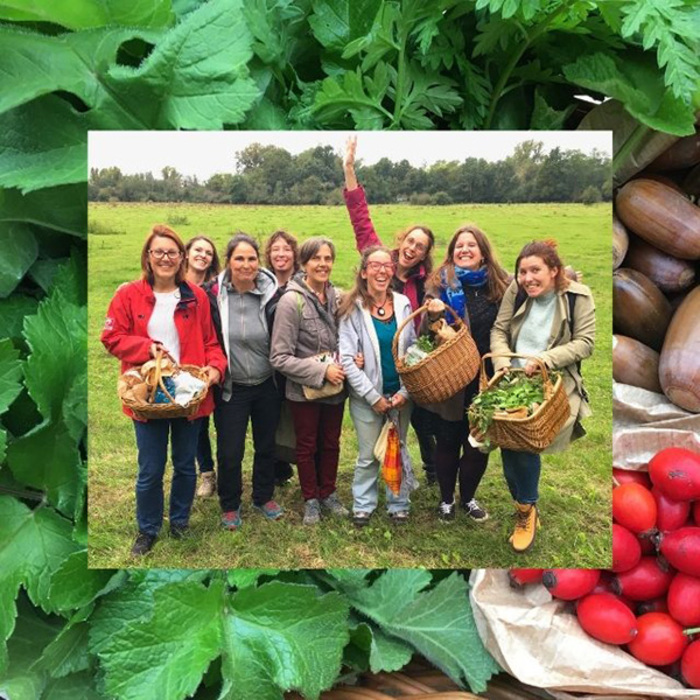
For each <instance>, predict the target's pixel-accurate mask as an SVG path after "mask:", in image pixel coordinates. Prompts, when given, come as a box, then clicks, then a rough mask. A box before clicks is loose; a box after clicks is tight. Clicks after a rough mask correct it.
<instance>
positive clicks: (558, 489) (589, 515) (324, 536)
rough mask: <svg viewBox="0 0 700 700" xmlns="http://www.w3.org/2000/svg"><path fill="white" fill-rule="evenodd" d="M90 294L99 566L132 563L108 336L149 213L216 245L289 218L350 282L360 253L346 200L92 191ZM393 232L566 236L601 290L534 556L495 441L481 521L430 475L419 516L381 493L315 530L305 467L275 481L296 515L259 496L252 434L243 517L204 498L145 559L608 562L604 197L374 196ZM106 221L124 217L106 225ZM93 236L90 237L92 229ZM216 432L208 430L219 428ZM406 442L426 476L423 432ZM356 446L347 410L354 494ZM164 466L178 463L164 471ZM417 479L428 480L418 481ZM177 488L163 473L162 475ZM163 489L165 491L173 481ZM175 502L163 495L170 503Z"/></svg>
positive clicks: (127, 470)
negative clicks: (366, 509) (575, 422)
mask: <svg viewBox="0 0 700 700" xmlns="http://www.w3.org/2000/svg"><path fill="white" fill-rule="evenodd" d="M89 217H90V221H91V235H90V236H89V239H88V245H89V283H88V284H89V298H88V313H89V318H88V323H89V326H88V327H89V341H88V376H89V405H88V408H89V430H88V435H89V437H88V452H89V484H88V494H89V496H88V507H89V565H90V566H91V567H93V568H94V567H99V568H102V567H117V568H122V567H128V566H133V565H134V562H133V561H132V560H131V559H130V557H129V549H130V546H131V543H132V540H133V537H134V536H135V534H136V525H135V499H134V486H135V480H136V473H137V465H136V443H135V438H134V430H133V426H132V424H131V421H130V420H129V419H127V418H126V417H125V416H124V415H123V414H122V413H121V407H120V405H119V401H118V399H117V396H116V390H115V389H116V381H117V376H118V373H119V363H118V362H117V360H116V359H115V358H114V357H112V356H111V355H109V354H108V353H107V352H106V351H105V349H104V348H103V346H102V344H101V343H100V342H99V334H100V331H101V328H102V324H103V322H104V315H105V311H106V309H107V306H108V304H109V301H110V299H111V297H112V295H113V294H114V291H115V290H116V288H117V287H118V286H119V285H120V284H121V283H122V282H124V281H127V280H131V279H135V278H137V277H138V276H139V275H140V269H139V259H140V251H141V246H142V245H143V241H144V239H145V237H146V235H147V233H148V232H149V229H150V227H151V226H152V225H153V224H154V223H160V222H166V221H172V220H173V217H179V218H180V220H182V221H183V222H186V223H183V224H181V225H179V226H177V227H176V230H177V231H178V233H179V234H180V235H181V236H182V238H183V239H184V240H187V239H188V238H190V237H191V236H194V235H195V234H197V233H204V234H206V235H208V236H210V237H211V238H212V239H213V240H214V241H215V243H216V244H217V246H218V248H219V250H222V249H223V247H224V246H225V244H226V242H227V241H228V238H229V237H230V236H231V235H232V234H233V233H234V232H236V231H239V230H240V231H245V232H246V233H249V234H252V235H253V236H256V237H258V238H259V239H260V240H261V241H262V240H264V239H265V237H266V236H268V235H269V234H270V233H271V232H272V231H274V230H276V229H278V228H284V229H286V230H288V231H290V232H291V233H294V234H295V235H296V236H297V237H298V238H299V239H305V238H308V237H309V236H313V235H326V236H330V237H331V238H332V239H333V240H334V241H335V243H336V246H337V249H338V255H337V260H336V264H335V267H334V270H333V280H334V282H335V283H336V285H338V286H339V287H341V288H348V287H349V286H350V284H351V283H352V279H353V277H354V273H355V268H356V265H357V262H358V254H357V250H356V249H355V242H354V238H353V235H352V229H351V227H350V224H349V221H348V216H347V213H346V211H345V208H344V207H306V206H299V207H258V206H230V205H215V204H211V205H201V204H198V205H192V204H161V205H159V204H112V203H110V204H106V203H105V204H91V205H90V209H89ZM372 217H373V220H374V223H375V226H376V228H377V231H378V232H379V233H380V235H381V236H382V237H383V240H384V241H385V242H386V243H388V244H391V243H393V236H394V234H395V233H396V232H398V231H399V230H401V229H402V228H404V227H405V226H406V225H407V224H409V223H411V222H421V221H422V222H425V224H426V225H429V226H430V227H431V228H432V229H433V231H434V232H435V234H436V237H437V247H436V250H437V255H436V263H437V262H440V261H441V260H442V258H443V256H444V251H445V249H446V244H447V242H448V241H449V239H450V238H451V237H452V234H453V232H454V230H455V229H456V228H457V227H458V226H459V225H460V224H463V223H465V222H467V221H473V222H476V223H477V224H478V225H479V226H480V227H481V228H482V229H483V230H485V231H486V232H487V234H488V235H489V238H490V240H491V241H492V243H493V245H494V247H495V249H496V253H497V255H498V257H499V259H500V261H501V262H502V264H503V265H504V267H506V268H507V269H509V270H512V268H513V265H514V262H515V258H516V257H517V254H518V252H519V251H520V249H521V248H522V246H523V245H524V244H525V243H526V242H528V241H529V240H532V239H533V238H556V239H557V240H558V241H559V250H560V253H561V255H562V258H563V259H564V261H565V262H566V263H568V264H571V265H573V266H574V267H575V268H576V269H578V270H582V271H583V273H584V280H583V281H584V283H585V284H587V285H589V286H590V287H591V289H592V290H593V294H594V298H595V302H596V317H597V339H596V349H595V352H594V354H593V356H592V357H591V358H590V359H588V360H586V361H585V362H584V363H583V375H584V378H585V382H586V387H587V389H588V392H589V394H590V397H591V404H592V407H593V411H594V415H593V416H592V417H591V418H590V419H588V420H587V421H586V423H585V427H586V429H587V430H588V435H587V436H586V437H585V438H584V439H583V440H580V441H578V442H576V443H575V444H574V446H573V447H572V448H571V449H569V450H568V451H566V452H564V453H561V454H557V455H551V456H550V455H545V456H544V458H543V469H542V479H541V483H540V508H541V520H542V528H541V530H540V531H539V533H538V536H537V541H536V543H535V546H534V547H533V548H532V550H531V551H530V552H528V553H527V554H525V555H520V556H517V555H515V554H514V553H512V552H511V550H510V547H509V545H508V542H507V539H508V536H509V534H510V532H511V530H512V526H513V517H512V514H513V505H512V503H511V501H510V496H509V494H508V490H507V488H506V486H505V482H504V480H503V476H502V469H501V462H500V453H499V452H498V451H496V452H494V453H493V454H492V455H491V460H490V462H489V468H488V470H487V472H486V475H485V477H484V479H483V481H482V483H481V485H480V487H479V491H478V494H477V497H478V498H479V500H480V502H481V503H482V504H483V505H484V506H485V507H486V509H487V510H488V511H489V513H490V516H491V517H490V519H489V520H488V521H486V522H484V523H481V524H476V523H473V522H471V521H470V520H469V519H468V518H467V517H466V515H465V514H464V513H463V512H460V513H458V515H457V519H456V520H455V521H454V522H453V523H450V524H445V523H441V522H440V521H438V519H437V514H436V507H437V504H438V502H439V500H440V499H439V492H438V490H437V487H434V486H433V487H427V486H425V485H424V484H423V485H421V487H420V488H419V489H418V490H417V491H416V492H415V493H414V494H413V496H412V507H411V520H410V522H409V523H408V524H407V525H405V526H403V527H401V528H396V527H394V526H393V525H392V524H391V522H390V521H389V518H388V517H387V515H386V513H385V512H384V510H383V505H382V503H381V502H380V507H379V509H378V510H377V512H376V513H375V515H374V516H373V519H372V522H371V525H370V526H369V527H367V528H366V529H364V530H356V529H355V528H354V527H353V526H352V525H351V524H350V523H349V522H347V521H337V520H330V519H326V520H324V521H323V522H322V523H321V524H320V525H319V526H317V527H315V528H307V527H304V526H303V525H302V524H301V518H302V511H303V500H302V498H301V493H300V492H299V487H298V483H297V482H296V479H295V480H293V481H292V482H291V484H289V485H288V486H286V487H284V488H282V489H278V490H277V492H276V493H275V498H277V500H278V501H279V502H280V503H281V504H282V505H283V506H284V508H285V509H286V511H287V515H286V517H285V518H284V519H283V520H281V521H278V522H274V523H269V522H266V521H265V520H264V518H263V517H262V516H261V515H259V514H257V513H254V512H253V511H252V509H251V507H250V480H251V474H250V468H251V463H252V453H253V449H252V442H251V441H250V438H249V439H248V443H247V446H246V458H245V462H244V494H243V503H244V506H243V528H242V529H241V531H240V532H237V533H230V532H225V531H223V530H222V529H221V528H220V527H219V506H218V502H217V500H216V499H210V500H205V501H202V500H199V499H198V500H196V501H195V504H194V508H193V512H192V520H191V525H192V535H191V536H190V537H189V538H188V539H187V540H184V541H176V540H172V539H170V538H169V536H168V535H167V523H166V527H164V530H163V537H162V539H161V541H159V542H158V544H157V545H156V547H155V548H154V550H153V552H152V554H150V555H149V556H148V557H147V558H146V560H145V561H143V562H141V561H139V562H138V565H139V566H142V565H144V566H148V567H162V568H218V567H221V568H236V567H251V568H257V567H276V568H281V569H296V568H333V567H341V568H354V567H362V568H365V567H368V568H384V567H412V568H415V567H427V568H475V567H488V568H501V567H510V566H516V565H517V566H529V567H539V566H557V567H599V566H603V567H606V566H609V565H610V563H611V561H610V557H611V545H610V520H611V519H610V469H611V461H612V458H611V430H612V391H611V384H612V380H611V377H612V337H611V336H612V320H611V318H612V285H611V269H612V266H611V247H610V239H611V236H610V221H611V212H610V207H609V206H608V205H604V204H596V205H592V206H584V205H576V204H564V205H553V204H552V205H534V204H524V205H470V206H446V207H420V208H418V207H412V206H409V205H384V206H376V207H373V208H372ZM101 231H113V232H121V231H124V232H125V233H124V235H121V236H116V235H108V234H107V235H105V234H104V233H102V235H100V232H101ZM95 234H96V235H95ZM212 439H214V433H213V428H212ZM409 450H410V452H411V455H412V457H413V461H414V465H415V468H416V471H417V473H418V474H419V478H421V477H422V470H421V468H420V459H419V456H418V447H417V443H416V440H415V436H414V435H413V433H412V431H409ZM356 455H357V441H356V436H355V431H354V428H353V426H352V421H351V420H350V415H349V412H348V411H347V410H346V413H345V417H344V422H343V435H342V442H341V455H340V467H339V474H338V492H339V495H340V497H341V500H343V502H344V503H345V504H346V505H348V506H350V505H351V502H352V498H351V492H350V489H351V484H352V476H353V467H354V463H355V458H356ZM166 474H167V475H168V476H167V478H169V470H168V471H167V472H166ZM421 480H422V479H421ZM166 489H167V487H166ZM166 493H167V490H166ZM166 511H167V508H166Z"/></svg>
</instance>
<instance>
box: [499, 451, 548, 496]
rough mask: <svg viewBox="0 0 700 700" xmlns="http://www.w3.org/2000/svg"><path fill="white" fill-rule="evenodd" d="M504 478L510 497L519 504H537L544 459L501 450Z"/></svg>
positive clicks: (523, 453) (533, 455)
mask: <svg viewBox="0 0 700 700" xmlns="http://www.w3.org/2000/svg"><path fill="white" fill-rule="evenodd" d="M501 458H502V460H503V476H505V478H506V483H507V484H508V489H509V490H510V495H511V496H512V497H513V498H514V499H515V500H516V501H517V502H518V503H537V499H538V498H539V494H538V492H537V487H538V485H539V483H540V470H541V467H542V459H541V458H540V456H539V455H538V454H533V453H532V452H515V451H514V450H504V449H502V450H501Z"/></svg>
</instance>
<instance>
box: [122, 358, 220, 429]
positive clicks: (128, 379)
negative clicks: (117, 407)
mask: <svg viewBox="0 0 700 700" xmlns="http://www.w3.org/2000/svg"><path fill="white" fill-rule="evenodd" d="M163 359H164V355H163V352H162V351H159V352H158V353H157V354H156V357H155V361H156V365H155V370H154V371H155V376H154V377H153V378H152V381H151V382H149V387H148V389H147V390H145V391H137V392H134V389H135V388H136V387H138V385H139V384H144V383H145V380H144V378H143V377H140V375H139V373H138V371H137V372H134V371H133V370H132V371H130V372H126V373H125V374H122V375H121V376H120V377H119V381H118V382H117V394H118V395H119V398H120V400H121V402H122V404H123V405H124V406H126V407H127V408H129V409H131V411H132V412H133V414H134V416H135V417H136V418H140V419H141V420H153V419H154V418H155V419H157V418H188V417H189V416H193V415H195V414H196V413H197V411H198V410H199V407H200V405H201V403H202V401H204V399H205V398H206V395H207V391H208V381H207V373H206V372H205V370H204V369H203V368H202V367H198V366H197V365H176V367H175V370H174V372H173V374H174V375H175V374H179V373H180V372H189V373H190V374H192V375H193V376H195V377H197V379H201V380H202V381H203V382H205V383H206V384H207V387H205V389H204V391H202V392H201V393H199V394H198V395H197V396H195V397H194V398H193V399H192V400H191V401H190V402H189V403H188V404H187V405H186V406H181V405H180V404H177V403H175V400H174V399H173V397H172V396H171V394H170V392H169V391H168V390H167V389H166V387H165V384H164V383H163V376H162V370H163ZM158 387H160V388H161V389H162V390H163V392H164V393H165V395H166V396H167V397H168V399H169V400H170V401H169V403H153V399H154V397H155V393H156V391H157V389H158ZM135 393H136V394H137V395H135Z"/></svg>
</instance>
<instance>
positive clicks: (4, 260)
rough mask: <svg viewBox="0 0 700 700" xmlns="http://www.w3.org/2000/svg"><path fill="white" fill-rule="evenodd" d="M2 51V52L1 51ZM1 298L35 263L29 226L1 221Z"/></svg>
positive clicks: (34, 243)
mask: <svg viewBox="0 0 700 700" xmlns="http://www.w3.org/2000/svg"><path fill="white" fill-rule="evenodd" d="M0 53H1V52H0ZM0 250H1V251H2V255H0V299H1V298H3V297H6V296H8V295H9V294H11V293H12V292H13V291H14V289H15V287H16V286H17V285H18V284H19V283H20V281H21V279H22V277H24V274H25V273H26V272H27V270H28V269H29V268H30V267H31V266H32V265H33V263H34V261H35V260H36V256H37V254H38V253H39V248H38V246H37V243H36V239H35V238H34V234H33V233H32V230H31V228H30V227H29V226H27V225H26V224H22V223H15V222H4V223H3V222H0Z"/></svg>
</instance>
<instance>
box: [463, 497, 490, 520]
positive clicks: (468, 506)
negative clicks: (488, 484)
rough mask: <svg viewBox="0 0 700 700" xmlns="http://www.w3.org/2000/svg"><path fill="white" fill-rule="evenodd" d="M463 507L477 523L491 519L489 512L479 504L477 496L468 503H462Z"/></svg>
mask: <svg viewBox="0 0 700 700" xmlns="http://www.w3.org/2000/svg"><path fill="white" fill-rule="evenodd" d="M462 508H464V510H466V511H467V515H468V516H469V517H470V518H471V519H472V520H475V521H476V522H477V523H482V522H484V520H488V519H489V514H488V513H487V512H486V511H485V510H484V509H483V508H482V507H481V506H480V505H479V501H477V500H476V498H472V499H471V501H468V502H467V503H462Z"/></svg>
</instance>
